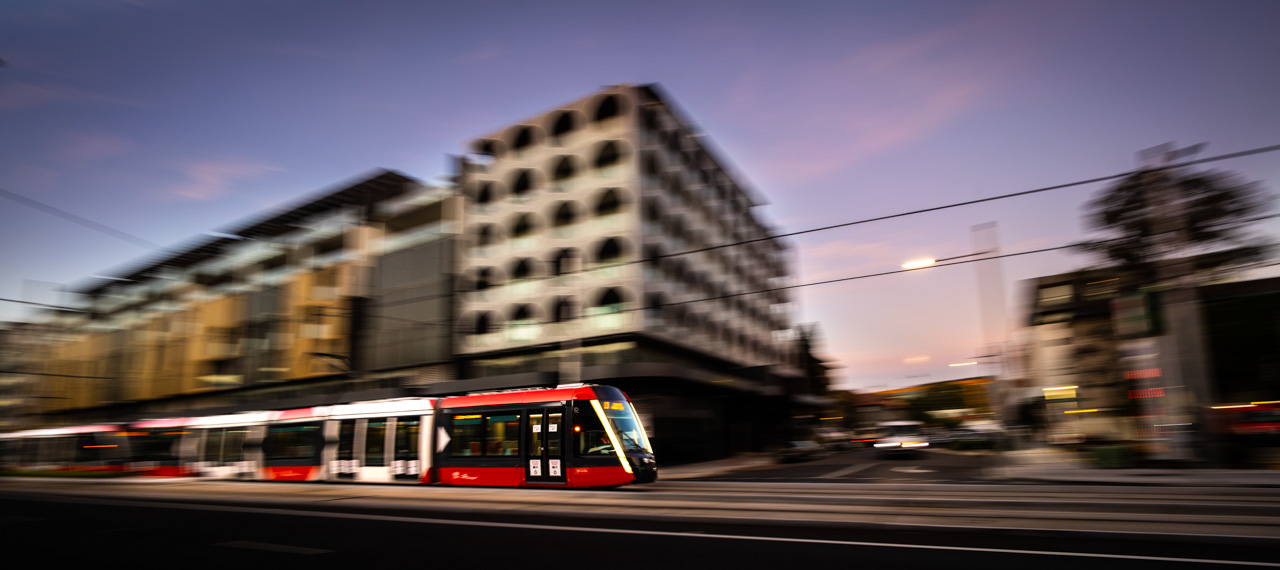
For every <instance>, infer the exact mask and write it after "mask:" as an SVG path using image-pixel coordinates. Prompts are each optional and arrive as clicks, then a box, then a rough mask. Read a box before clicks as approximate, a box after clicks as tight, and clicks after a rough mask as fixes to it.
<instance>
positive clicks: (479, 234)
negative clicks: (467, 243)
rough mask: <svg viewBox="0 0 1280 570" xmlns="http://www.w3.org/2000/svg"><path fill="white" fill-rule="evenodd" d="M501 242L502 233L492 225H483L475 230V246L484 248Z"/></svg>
mask: <svg viewBox="0 0 1280 570" xmlns="http://www.w3.org/2000/svg"><path fill="white" fill-rule="evenodd" d="M499 241H502V233H501V232H500V230H499V229H498V227H497V226H495V225H493V224H484V225H482V226H480V229H478V230H476V245H477V246H480V247H485V246H489V245H493V244H496V243H498V242H499Z"/></svg>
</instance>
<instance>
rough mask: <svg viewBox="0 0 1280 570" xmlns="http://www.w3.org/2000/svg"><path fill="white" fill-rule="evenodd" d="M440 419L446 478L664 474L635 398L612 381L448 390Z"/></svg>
mask: <svg viewBox="0 0 1280 570" xmlns="http://www.w3.org/2000/svg"><path fill="white" fill-rule="evenodd" d="M436 426H437V428H436V432H437V433H436V454H435V456H436V462H435V463H436V466H435V474H436V482H438V483H440V484H442V485H485V486H526V487H528V486H564V487H610V486H617V485H626V484H630V483H649V482H652V481H654V480H656V479H657V474H658V471H657V465H656V463H655V462H654V459H653V448H652V447H651V446H650V445H649V440H648V437H647V436H646V435H645V433H644V428H643V427H642V426H641V424H640V420H639V418H638V417H637V416H636V414H635V410H634V409H633V408H632V406H631V401H630V400H629V399H628V398H627V396H626V395H625V394H623V393H622V392H621V391H619V390H618V389H616V388H611V387H608V386H580V387H574V388H560V389H552V390H530V391H525V392H500V393H494V394H482V395H472V396H458V397H453V398H445V399H443V400H442V401H441V402H440V404H439V410H438V411H437V414H436Z"/></svg>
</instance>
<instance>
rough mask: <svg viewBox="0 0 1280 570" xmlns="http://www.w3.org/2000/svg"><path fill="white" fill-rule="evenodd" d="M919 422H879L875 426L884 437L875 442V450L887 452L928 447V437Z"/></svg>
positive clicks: (912, 450)
mask: <svg viewBox="0 0 1280 570" xmlns="http://www.w3.org/2000/svg"><path fill="white" fill-rule="evenodd" d="M922 426H923V424H921V423H920V422H908V421H902V422H881V423H880V424H879V425H878V426H877V427H879V428H880V429H881V430H883V431H884V434H885V435H884V437H883V438H881V439H880V441H877V442H875V444H874V445H875V447H876V451H878V452H880V453H882V454H887V453H903V452H916V451H920V450H922V449H924V448H926V447H929V437H928V436H926V435H925V434H924V431H923V430H922V429H921V427H922Z"/></svg>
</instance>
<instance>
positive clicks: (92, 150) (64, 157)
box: [54, 133, 134, 167]
mask: <svg viewBox="0 0 1280 570" xmlns="http://www.w3.org/2000/svg"><path fill="white" fill-rule="evenodd" d="M133 146H134V145H133V141H130V140H128V139H126V138H123V137H119V136H116V135H112V134H108V133H95V134H74V135H70V136H68V137H66V138H65V139H64V140H63V141H62V143H61V144H60V146H59V147H58V148H57V149H56V150H55V151H54V155H55V157H57V158H58V160H60V161H61V162H64V163H67V164H70V165H72V166H77V167H79V166H85V165H87V164H89V163H91V162H95V161H97V160H101V159H104V158H111V157H114V156H119V155H121V154H124V153H126V152H129V150H131V149H132V148H133Z"/></svg>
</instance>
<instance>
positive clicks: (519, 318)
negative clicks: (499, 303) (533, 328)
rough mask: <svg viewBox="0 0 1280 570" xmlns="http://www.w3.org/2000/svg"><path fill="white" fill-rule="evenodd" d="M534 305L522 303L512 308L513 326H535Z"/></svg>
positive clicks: (511, 322)
mask: <svg viewBox="0 0 1280 570" xmlns="http://www.w3.org/2000/svg"><path fill="white" fill-rule="evenodd" d="M536 322H537V321H536V320H535V317H534V314H533V305H530V304H528V303H522V304H519V305H516V306H514V307H512V308H511V321H510V324H513V325H530V324H534V323H536Z"/></svg>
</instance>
